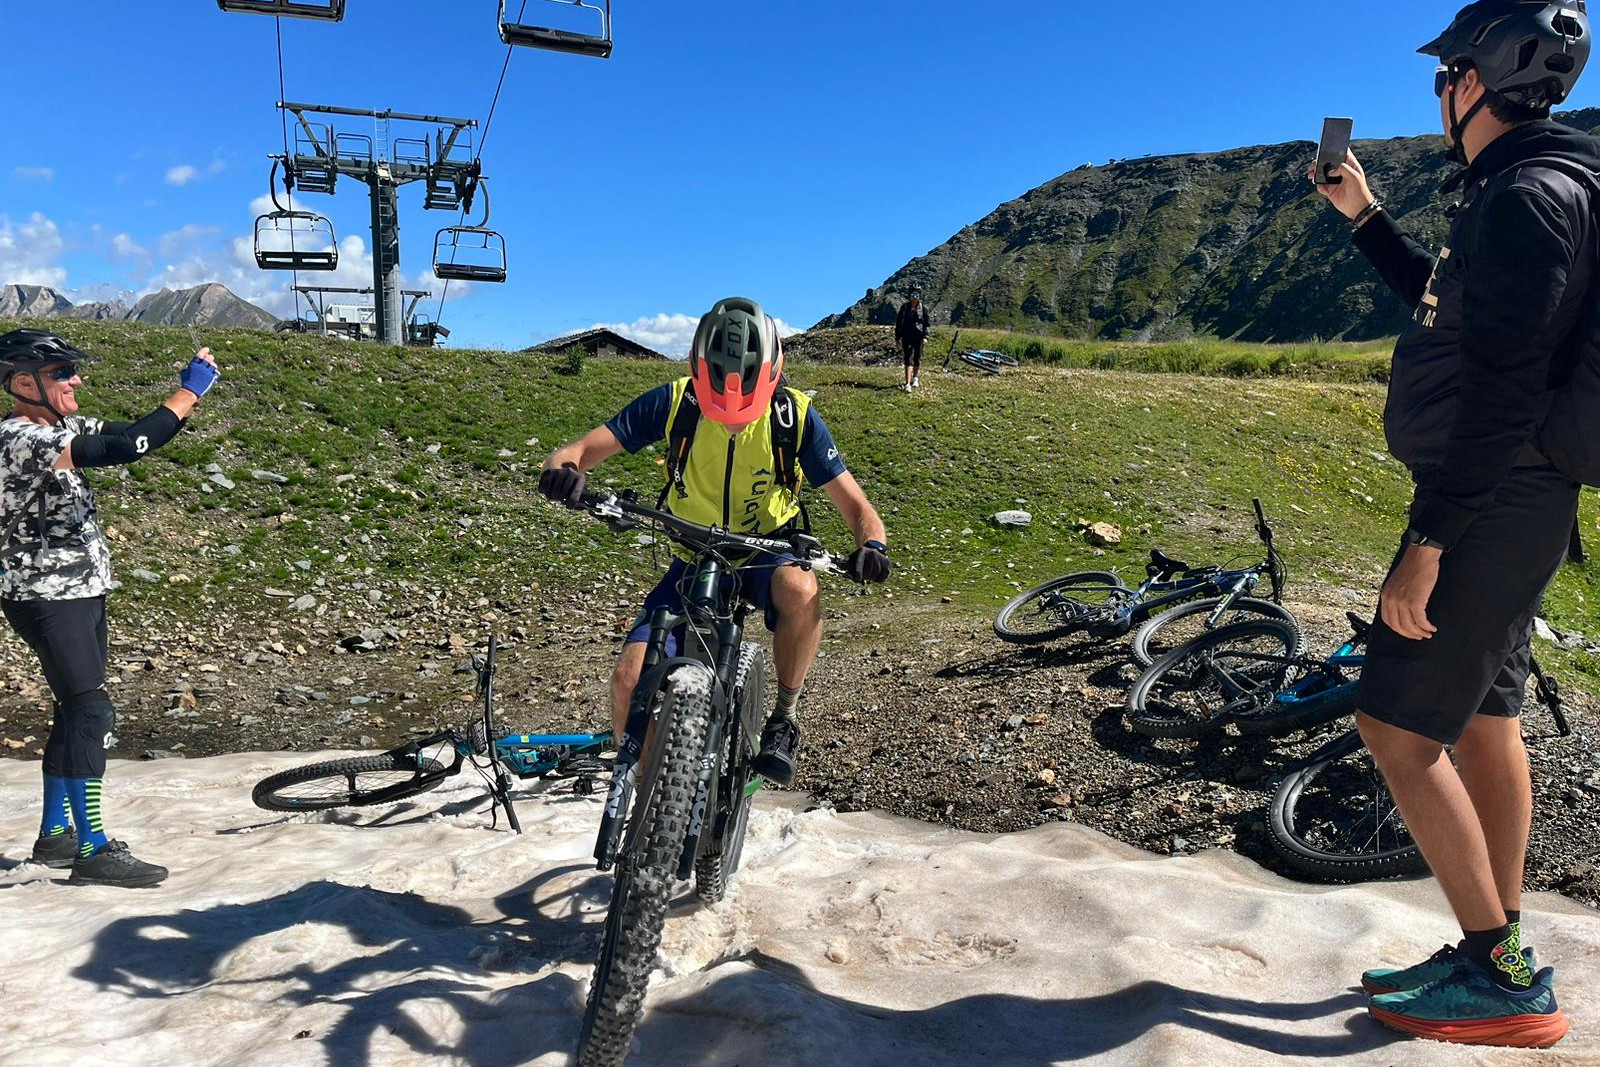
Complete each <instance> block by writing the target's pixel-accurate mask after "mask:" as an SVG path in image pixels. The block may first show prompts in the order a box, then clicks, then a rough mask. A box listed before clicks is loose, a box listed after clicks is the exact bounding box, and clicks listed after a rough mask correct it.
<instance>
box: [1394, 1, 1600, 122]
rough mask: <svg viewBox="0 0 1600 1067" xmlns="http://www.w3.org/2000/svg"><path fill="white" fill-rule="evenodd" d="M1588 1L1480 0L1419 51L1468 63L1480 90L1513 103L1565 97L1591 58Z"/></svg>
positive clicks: (1545, 104) (1547, 103)
mask: <svg viewBox="0 0 1600 1067" xmlns="http://www.w3.org/2000/svg"><path fill="white" fill-rule="evenodd" d="M1589 48H1590V42H1589V16H1588V5H1587V3H1586V0H1478V2H1477V3H1474V4H1468V5H1467V6H1466V7H1464V8H1462V9H1461V11H1460V12H1459V13H1458V14H1457V15H1456V17H1455V21H1454V22H1452V23H1450V25H1449V27H1448V28H1447V29H1446V30H1445V31H1444V32H1443V33H1441V34H1440V35H1439V36H1438V37H1436V38H1435V39H1434V40H1432V41H1429V42H1428V43H1427V44H1425V45H1423V46H1422V47H1421V48H1419V49H1417V51H1418V52H1420V53H1422V54H1423V55H1425V56H1437V57H1439V62H1441V63H1443V64H1444V65H1445V66H1447V67H1450V68H1452V70H1451V74H1452V78H1453V77H1454V74H1455V69H1454V68H1455V67H1456V66H1457V65H1458V64H1461V63H1463V62H1467V63H1471V64H1472V66H1473V67H1474V68H1475V69H1476V70H1477V71H1478V77H1479V78H1481V79H1482V80H1483V85H1484V88H1486V89H1488V90H1489V91H1491V92H1493V93H1497V94H1498V95H1500V96H1502V97H1504V98H1505V99H1506V100H1508V101H1510V102H1511V103H1513V104H1520V105H1522V106H1524V107H1530V108H1549V107H1553V106H1555V105H1556V104H1559V103H1561V102H1562V101H1564V100H1565V99H1566V98H1567V97H1568V96H1569V95H1571V93H1572V87H1573V86H1574V85H1575V84H1577V81H1578V75H1580V74H1582V73H1583V68H1584V65H1585V64H1587V63H1588V62H1589Z"/></svg>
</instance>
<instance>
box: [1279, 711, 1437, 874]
mask: <svg viewBox="0 0 1600 1067" xmlns="http://www.w3.org/2000/svg"><path fill="white" fill-rule="evenodd" d="M1323 751H1324V753H1325V754H1324V756H1323V757H1322V758H1321V759H1319V760H1317V761H1316V762H1314V763H1311V764H1309V765H1308V766H1306V767H1303V768H1301V769H1300V770H1298V771H1296V772H1294V773H1293V774H1291V775H1289V776H1288V777H1287V778H1285V779H1284V780H1283V781H1282V782H1281V783H1280V784H1279V785H1278V789H1277V792H1276V793H1274V794H1273V797H1272V804H1271V806H1270V809H1269V818H1268V823H1269V825H1270V826H1271V828H1272V844H1273V847H1274V848H1276V849H1277V851H1278V855H1280V856H1282V857H1283V860H1284V862H1285V863H1287V864H1288V865H1289V866H1290V867H1293V868H1294V869H1295V870H1297V871H1299V872H1301V873H1302V874H1307V875H1310V876H1312V877H1313V878H1317V879H1320V880H1323V881H1333V882H1365V881H1370V880H1372V879H1376V878H1397V877H1401V876H1404V875H1408V874H1420V873H1422V872H1423V871H1425V870H1427V862H1426V861H1425V860H1424V859H1423V858H1422V853H1421V852H1420V851H1419V850H1418V849H1417V846H1416V843H1415V842H1414V841H1412V840H1411V833H1410V831H1409V830H1407V829H1406V824H1405V821H1404V820H1403V819H1402V818H1401V817H1400V809H1399V808H1397V807H1396V806H1395V803H1394V798H1393V797H1391V796H1390V795H1389V787H1388V786H1387V785H1386V784H1385V783H1384V780H1383V775H1382V774H1380V773H1379V772H1378V768H1377V765H1376V764H1375V763H1374V762H1373V759H1372V754H1371V753H1370V752H1368V751H1367V750H1366V748H1365V746H1363V745H1362V743H1361V735H1360V734H1359V733H1357V732H1356V731H1354V730H1351V731H1350V732H1349V733H1347V734H1345V735H1344V736H1342V737H1340V738H1339V739H1338V740H1337V741H1335V742H1334V744H1332V745H1330V746H1329V747H1328V748H1326V749H1324V750H1323Z"/></svg>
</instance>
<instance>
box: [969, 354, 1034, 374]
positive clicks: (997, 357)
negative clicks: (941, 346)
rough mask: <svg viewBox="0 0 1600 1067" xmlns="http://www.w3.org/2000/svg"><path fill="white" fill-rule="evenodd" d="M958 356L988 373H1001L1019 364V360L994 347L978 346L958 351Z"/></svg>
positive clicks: (970, 365) (971, 365)
mask: <svg viewBox="0 0 1600 1067" xmlns="http://www.w3.org/2000/svg"><path fill="white" fill-rule="evenodd" d="M956 358H957V359H959V360H960V361H961V362H963V363H965V364H966V365H967V366H969V367H976V368H978V369H979V370H981V371H983V372H985V373H987V374H999V373H1000V372H1001V371H1003V370H1005V369H1006V368H1007V367H1015V366H1018V365H1019V364H1018V362H1017V360H1016V359H1015V358H1014V357H1012V356H1008V355H1006V354H1005V353H1004V352H996V351H995V350H994V349H992V348H977V349H972V350H970V351H965V352H958V353H956Z"/></svg>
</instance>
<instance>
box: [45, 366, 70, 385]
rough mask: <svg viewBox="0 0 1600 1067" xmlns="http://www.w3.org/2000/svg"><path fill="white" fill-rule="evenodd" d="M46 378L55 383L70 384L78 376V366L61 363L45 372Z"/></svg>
mask: <svg viewBox="0 0 1600 1067" xmlns="http://www.w3.org/2000/svg"><path fill="white" fill-rule="evenodd" d="M44 376H45V377H46V378H49V379H50V380H51V381H53V382H70V381H72V379H74V378H76V377H77V376H78V365H77V364H76V363H61V364H58V365H56V366H54V367H51V368H50V369H49V370H47V371H45V372H44Z"/></svg>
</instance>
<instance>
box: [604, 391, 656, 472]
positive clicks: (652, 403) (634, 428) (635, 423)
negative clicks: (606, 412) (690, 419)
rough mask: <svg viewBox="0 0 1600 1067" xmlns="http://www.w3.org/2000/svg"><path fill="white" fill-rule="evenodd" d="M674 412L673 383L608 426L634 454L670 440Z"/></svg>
mask: <svg viewBox="0 0 1600 1067" xmlns="http://www.w3.org/2000/svg"><path fill="white" fill-rule="evenodd" d="M671 411H672V384H671V383H670V382H669V383H668V384H666V385H663V386H661V387H660V388H659V389H652V390H650V391H649V392H648V393H646V394H644V395H643V396H641V397H639V398H638V399H637V400H635V401H634V402H633V403H631V404H629V405H628V406H627V407H625V408H623V409H622V410H621V411H619V412H617V414H616V415H615V416H614V417H613V418H612V419H611V421H610V422H608V423H606V426H607V428H608V429H610V430H611V432H612V433H614V434H616V435H617V440H618V441H620V442H622V447H623V448H624V449H626V450H627V451H628V452H629V453H630V454H632V453H634V452H637V451H639V450H640V449H641V448H645V447H647V446H649V445H653V444H655V443H656V442H657V441H662V440H665V439H666V436H667V415H668V414H669V413H670V412H671Z"/></svg>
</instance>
